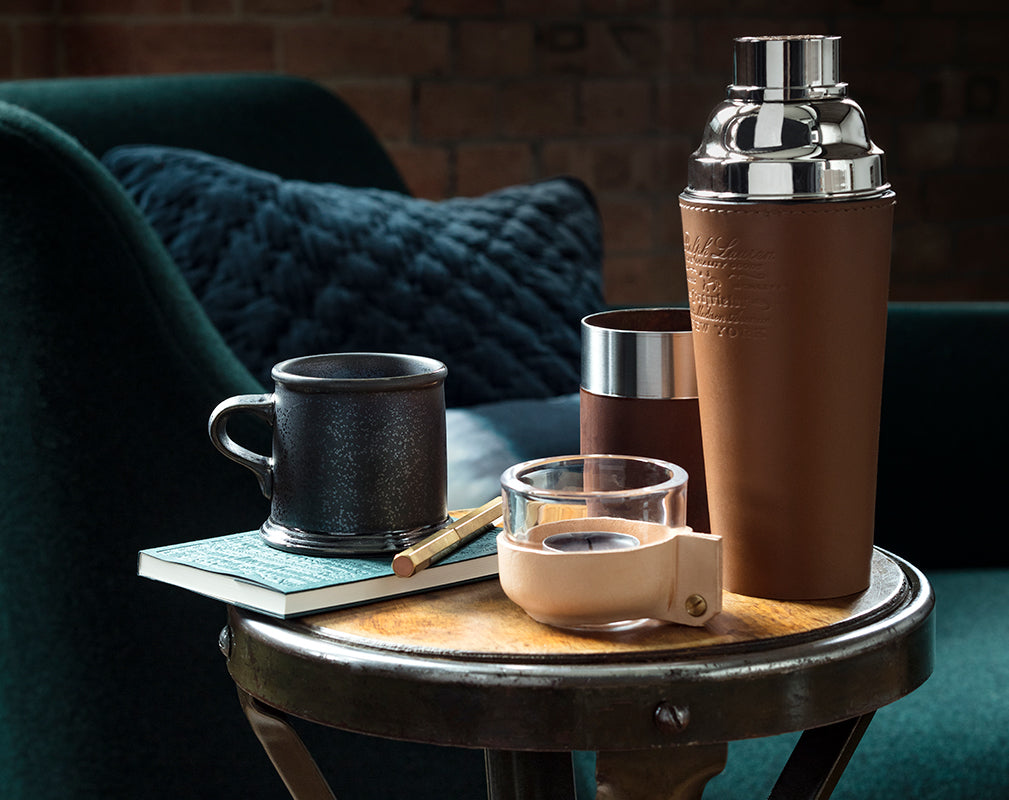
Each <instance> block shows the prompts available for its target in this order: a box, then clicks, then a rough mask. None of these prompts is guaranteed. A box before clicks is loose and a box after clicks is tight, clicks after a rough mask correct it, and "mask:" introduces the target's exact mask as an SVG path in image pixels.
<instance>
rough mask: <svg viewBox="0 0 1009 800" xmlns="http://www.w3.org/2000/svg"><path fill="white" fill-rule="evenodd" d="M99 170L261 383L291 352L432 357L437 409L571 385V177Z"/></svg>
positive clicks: (574, 288) (134, 163) (580, 206)
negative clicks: (413, 185) (437, 183)
mask: <svg viewBox="0 0 1009 800" xmlns="http://www.w3.org/2000/svg"><path fill="white" fill-rule="evenodd" d="M103 162H104V164H105V165H106V167H107V168H108V169H109V170H110V171H111V172H112V173H113V175H115V176H116V177H117V178H118V180H119V181H120V182H121V183H122V184H123V186H124V187H125V188H126V190H127V191H128V193H129V194H130V195H131V196H132V198H133V199H134V201H135V202H136V203H137V205H138V206H139V207H140V209H141V210H142V211H143V212H144V214H145V215H146V216H147V219H148V220H149V221H150V223H151V224H152V226H153V227H154V229H155V230H156V231H157V232H158V234H159V235H160V236H161V238H162V240H163V241H164V242H165V244H166V246H167V248H168V250H169V252H170V253H171V254H172V256H173V258H174V259H175V261H176V263H177V264H178V265H179V267H180V269H181V270H182V272H183V274H184V275H185V276H186V279H187V281H188V282H189V285H190V286H191V287H192V289H193V291H194V293H195V294H196V296H197V297H198V298H199V299H200V301H201V303H202V304H203V306H204V308H205V309H206V311H207V313H208V315H209V316H210V318H211V320H212V321H213V322H214V324H215V325H216V326H217V328H218V329H219V330H220V331H221V333H222V334H223V336H224V338H225V340H226V341H227V342H228V343H229V345H230V346H231V347H232V349H233V350H234V352H235V353H236V355H237V356H238V357H239V358H240V359H242V361H243V362H244V363H245V364H246V365H247V366H248V367H249V368H250V370H251V371H252V372H253V374H254V375H256V376H257V377H259V379H260V380H261V381H262V382H263V383H264V385H267V386H268V385H270V384H271V381H270V378H269V372H270V367H271V366H272V365H273V364H274V363H276V362H278V361H280V360H282V359H285V358H289V357H292V356H296V355H304V354H306V353H318V352H334V351H385V352H390V351H391V352H405V353H413V354H418V355H427V356H431V357H434V358H438V359H440V360H442V361H444V362H445V363H446V364H447V365H448V368H449V378H448V381H447V382H446V400H447V402H448V404H449V405H456V406H458V405H471V404H475V403H482V402H488V401H493V400H503V399H512V398H535V397H549V396H553V395H559V394H564V393H568V392H573V391H576V390H577V388H578V381H579V363H580V362H579V359H580V348H581V341H580V329H579V322H580V320H581V318H582V317H583V316H584V315H586V314H589V313H592V312H594V311H596V310H599V309H600V308H602V305H603V300H602V288H601V268H600V260H601V249H602V248H601V236H600V230H599V217H598V213H597V210H596V207H595V204H594V202H593V199H592V197H591V195H590V194H589V192H588V190H587V189H586V188H585V186H584V185H582V184H581V183H580V182H578V181H576V180H574V179H571V178H557V179H553V180H548V181H542V182H539V183H533V184H530V185H524V186H515V187H511V188H507V189H502V190H500V191H497V192H494V193H492V194H488V195H486V196H484V197H478V198H454V199H450V200H446V201H443V202H431V201H427V200H420V199H416V198H411V197H407V196H405V195H402V194H398V193H395V192H388V191H381V190H377V189H354V188H348V187H345V186H339V185H336V184H312V183H307V182H303V181H285V180H282V179H280V178H278V177H277V176H275V175H272V174H269V173H266V172H262V171H258V170H254V169H250V168H248V167H245V166H242V165H240V164H236V163H234V162H232V161H227V160H225V159H221V158H217V157H213V156H209V155H206V154H203V153H198V152H195V151H191V150H181V149H173V148H166V147H155V146H142V145H137V146H124V147H118V148H114V149H113V150H110V151H109V152H108V153H107V154H106V155H105V157H104V158H103Z"/></svg>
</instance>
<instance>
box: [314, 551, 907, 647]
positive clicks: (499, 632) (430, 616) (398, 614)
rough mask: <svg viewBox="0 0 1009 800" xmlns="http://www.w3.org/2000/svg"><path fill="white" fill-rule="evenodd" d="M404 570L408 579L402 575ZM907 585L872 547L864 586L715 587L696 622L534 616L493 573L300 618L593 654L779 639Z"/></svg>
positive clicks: (396, 635) (393, 636) (425, 640)
mask: <svg viewBox="0 0 1009 800" xmlns="http://www.w3.org/2000/svg"><path fill="white" fill-rule="evenodd" d="M404 580H409V579H404ZM906 591H907V585H906V579H905V576H904V572H903V571H902V570H901V569H900V567H899V566H898V565H897V564H896V563H895V562H894V561H893V560H892V559H891V558H889V556H887V555H886V554H885V553H883V552H881V551H876V553H875V556H874V560H873V569H872V583H871V585H870V587H869V589H868V590H866V591H865V592H862V593H859V594H856V595H851V596H848V597H841V598H836V599H831V600H815V601H804V602H795V601H780V600H768V599H762V598H755V597H746V596H743V595H739V594H733V593H731V592H725V593H724V594H723V600H722V612H721V613H720V614H718V615H717V616H715V617H714V618H712V619H711V620H710V621H709V622H708V623H707V624H706V625H705V626H704V627H689V626H685V625H675V624H670V623H655V624H648V625H645V626H643V627H639V628H635V629H632V630H628V631H623V632H605V633H593V632H584V631H571V630H564V629H560V628H554V627H551V626H548V625H544V624H541V623H538V622H536V621H534V620H533V619H531V618H530V617H529V616H528V615H526V613H525V612H524V611H523V610H522V609H521V608H520V607H519V606H517V605H515V604H514V603H513V602H511V601H510V600H509V599H508V598H507V597H506V596H505V594H504V592H503V591H502V589H501V585H500V583H499V582H498V581H497V580H487V581H481V582H477V583H472V584H467V585H464V586H455V587H451V588H447V589H442V590H438V591H434V592H428V593H425V594H419V595H411V596H407V597H400V598H395V599H391V600H386V601H383V602H379V603H375V604H369V605H366V606H359V607H356V608H347V609H340V610H338V611H332V612H327V613H322V614H316V615H312V616H308V617H304V618H302V619H301V620H299V621H298V622H299V624H302V625H305V626H307V627H308V628H310V629H312V632H314V633H317V634H318V635H321V636H323V637H326V638H331V639H335V640H338V641H340V642H343V643H347V644H353V645H361V646H365V647H371V648H376V649H387V650H393V651H398V652H410V653H416V654H424V653H427V654H431V655H437V656H439V657H443V658H444V657H448V658H462V659H478V660H479V659H481V658H484V659H487V658H489V659H498V658H503V659H518V660H526V659H528V660H533V661H542V660H548V661H549V660H558V661H581V660H594V659H597V658H600V657H605V656H608V657H610V658H618V659H619V658H629V659H632V660H633V659H642V658H644V659H647V658H653V657H659V656H661V657H669V656H670V655H673V654H675V653H676V652H677V651H680V652H687V651H690V652H693V651H696V650H698V649H703V650H705V651H711V652H712V653H714V652H719V651H723V650H725V649H727V648H728V649H732V648H734V647H741V646H745V647H747V648H750V649H759V648H760V647H761V646H771V645H772V644H773V645H779V644H781V642H782V640H783V639H789V638H795V639H796V640H801V639H803V638H809V637H811V636H817V635H820V634H829V635H835V634H836V633H838V632H840V630H842V629H843V628H844V627H846V626H857V625H861V624H864V623H866V622H868V621H870V620H871V619H873V618H875V617H879V616H882V615H885V614H886V613H887V612H888V610H889V609H891V608H892V607H893V606H894V605H895V604H896V603H898V602H900V600H901V597H902V596H903V594H904V593H906Z"/></svg>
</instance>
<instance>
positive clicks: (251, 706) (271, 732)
mask: <svg viewBox="0 0 1009 800" xmlns="http://www.w3.org/2000/svg"><path fill="white" fill-rule="evenodd" d="M238 699H239V701H240V702H241V704H242V710H243V711H244V712H245V716H246V717H248V719H249V724H250V725H252V730H253V731H254V732H255V734H256V738H258V739H259V741H260V744H262V745H263V749H264V750H266V754H267V755H268V756H269V757H270V761H272V762H273V766H274V767H275V768H276V770H277V774H278V775H280V778H281V780H283V781H284V785H285V786H286V787H287V790H288V791H289V792H290V793H291V797H293V798H294V800H336V797H335V796H334V794H333V790H332V789H330V788H329V784H328V783H327V782H326V779H325V778H324V777H322V773H321V772H319V767H318V766H317V765H316V763H315V759H313V758H312V754H311V753H309V752H308V748H306V747H305V743H304V742H302V741H301V737H300V736H298V734H297V732H296V731H295V730H294V728H292V727H291V726H290V724H288V722H287V719H286V718H285V717H284V716H283V715H282V714H280V713H279V712H277V711H275V710H274V709H272V708H270V707H269V706H267V705H264V704H263V703H261V702H259V701H258V700H257V699H256V698H255V697H253V696H252V695H250V694H248V693H247V692H245V691H243V690H242V689H239V690H238Z"/></svg>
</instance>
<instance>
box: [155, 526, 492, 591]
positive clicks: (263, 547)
mask: <svg viewBox="0 0 1009 800" xmlns="http://www.w3.org/2000/svg"><path fill="white" fill-rule="evenodd" d="M500 530H501V529H500V528H494V529H491V530H489V531H488V532H487V533H484V534H482V535H481V536H480V537H479V538H477V539H474V540H473V541H472V542H470V543H468V544H466V545H465V546H463V547H461V548H459V549H458V550H456V551H455V552H454V553H452V554H451V555H449V556H447V557H446V558H444V559H442V560H441V561H439V562H437V563H436V564H434V565H432V566H430V567H428V568H427V569H430V570H437V569H438V567H439V566H442V565H445V564H452V563H455V562H459V561H467V560H469V559H473V558H481V557H483V556H491V555H494V554H495V553H496V552H497V543H496V539H497V534H498V533H499V532H500ZM142 552H143V553H144V554H146V555H148V556H150V557H152V558H156V559H159V560H161V561H167V562H173V563H177V564H184V565H186V566H189V567H193V568H195V569H201V570H204V571H206V572H214V573H217V574H220V575H229V576H231V577H233V578H236V579H238V580H240V581H243V582H245V583H250V584H253V585H255V586H264V587H266V588H268V589H273V590H274V591H277V592H283V593H284V594H290V593H292V592H306V591H311V590H312V589H321V588H324V587H327V586H335V585H338V584H349V583H357V582H361V581H368V580H373V579H375V578H383V577H386V576H391V575H394V574H395V573H394V572H393V571H392V558H393V555H395V554H393V553H390V554H388V555H384V556H375V557H355V558H320V557H318V556H305V555H299V554H297V553H288V552H284V551H282V550H277V549H276V548H273V547H270V546H269V545H268V544H266V543H265V542H264V541H263V539H262V537H261V536H260V534H259V531H258V530H256V531H245V532H243V533H233V534H229V535H227V536H217V537H214V538H211V539H201V540H199V541H195V542H185V543H183V544H172V545H166V546H164V547H155V548H151V549H148V550H143V551H142Z"/></svg>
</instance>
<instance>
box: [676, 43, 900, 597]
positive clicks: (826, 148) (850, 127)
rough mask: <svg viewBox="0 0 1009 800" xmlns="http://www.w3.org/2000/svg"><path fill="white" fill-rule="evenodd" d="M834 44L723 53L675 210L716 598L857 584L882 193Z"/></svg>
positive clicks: (881, 253) (744, 47)
mask: <svg viewBox="0 0 1009 800" xmlns="http://www.w3.org/2000/svg"><path fill="white" fill-rule="evenodd" d="M839 62H840V59H839V39H838V37H833V36H782V37H752V38H750V37H748V38H742V39H737V40H736V41H735V81H734V83H733V84H732V85H730V86H729V88H728V97H727V99H726V100H725V101H724V102H722V103H721V104H720V105H718V106H717V107H716V108H715V109H714V111H713V113H712V115H711V118H710V120H709V122H708V125H707V127H706V128H705V130H704V136H703V140H702V143H701V146H700V148H698V150H697V151H695V152H694V154H693V155H692V156H691V159H690V164H689V171H688V187H687V189H686V190H685V191H684V192H683V194H682V195H681V196H680V208H681V212H682V218H683V239H684V253H685V257H686V270H687V287H688V292H689V298H690V310H691V322H692V328H693V343H694V354H695V361H696V371H697V382H698V397H699V407H700V417H701V430H702V437H703V444H704V457H705V467H706V476H707V482H708V504H709V511H710V516H711V531H712V533H715V534H720V535H722V536H723V538H724V559H725V562H724V563H725V586H726V588H727V589H729V590H731V591H734V592H739V593H742V594H749V595H755V596H762V597H775V598H782V599H812V598H827V597H836V596H840V595H847V594H852V593H854V592H858V591H861V590H864V589H865V588H867V587H868V585H869V579H870V563H871V558H872V541H873V520H874V511H875V493H876V458H877V449H878V438H879V410H880V400H881V394H882V379H883V349H884V339H885V331H886V303H887V291H888V283H889V267H890V234H891V228H892V221H893V206H894V203H895V200H894V194H893V192H892V191H890V186H889V184H888V183H887V181H886V176H885V174H884V163H883V152H882V151H881V150H880V149H879V148H878V147H876V146H875V145H874V144H873V143H872V142H871V141H870V139H869V136H868V132H867V128H866V121H865V116H864V114H863V112H862V110H861V108H859V106H858V105H857V104H856V103H854V102H853V101H852V100H850V99H848V97H847V85H846V84H844V83H841V81H840V78H839Z"/></svg>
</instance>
